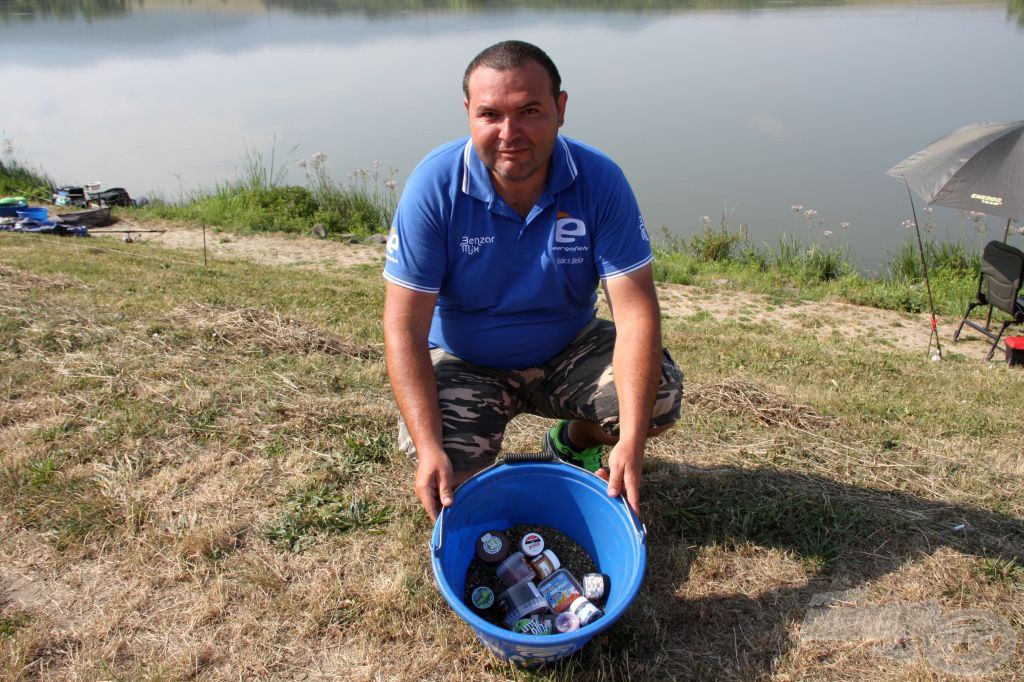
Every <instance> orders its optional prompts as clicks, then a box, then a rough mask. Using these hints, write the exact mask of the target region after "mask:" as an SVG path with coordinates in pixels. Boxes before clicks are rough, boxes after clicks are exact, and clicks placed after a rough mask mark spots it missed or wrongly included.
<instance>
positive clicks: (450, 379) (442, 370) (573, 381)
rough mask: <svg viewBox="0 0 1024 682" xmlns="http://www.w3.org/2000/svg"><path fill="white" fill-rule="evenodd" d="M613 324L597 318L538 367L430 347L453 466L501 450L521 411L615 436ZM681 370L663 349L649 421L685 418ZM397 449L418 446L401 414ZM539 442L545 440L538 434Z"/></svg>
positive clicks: (462, 467)
mask: <svg viewBox="0 0 1024 682" xmlns="http://www.w3.org/2000/svg"><path fill="white" fill-rule="evenodd" d="M614 347H615V325H614V324H612V323H611V322H610V321H608V320H597V319H595V320H594V321H593V322H591V323H590V324H589V325H587V327H586V328H584V330H583V331H582V332H580V334H579V335H578V336H577V337H576V338H575V339H574V340H573V342H572V343H570V344H569V346H568V347H567V348H566V349H565V350H563V351H562V352H561V353H559V354H558V355H557V356H555V357H554V358H553V359H552V360H550V361H549V362H547V363H545V364H544V365H540V366H538V367H529V368H526V369H515V370H502V369H492V368H489V367H481V366H480V365H474V364H472V363H470V362H466V361H465V360H462V359H460V358H457V357H455V356H454V355H450V354H448V353H446V352H445V351H444V350H442V349H440V348H434V349H432V350H431V351H430V358H431V361H432V363H433V365H434V375H435V376H436V377H437V393H438V401H439V402H440V405H441V422H442V441H443V445H444V450H445V452H446V453H447V454H448V457H449V458H450V459H451V461H452V468H453V469H454V470H455V471H476V470H478V469H482V468H483V467H485V466H487V465H489V464H491V463H492V462H493V461H494V458H495V457H496V456H497V454H498V451H499V450H501V441H502V438H503V437H504V435H505V427H506V425H507V424H508V423H509V422H510V421H511V420H512V418H513V417H515V416H516V415H517V414H535V415H538V416H541V417H548V418H552V419H586V420H588V421H591V422H594V423H596V424H600V425H601V428H602V429H604V430H605V432H607V433H609V434H612V435H614V434H617V433H618V430H619V415H618V410H619V401H618V396H617V395H616V393H615V383H614V382H613V381H612V351H613V350H614ZM682 397H683V373H682V371H681V370H680V369H679V367H678V366H676V363H675V362H674V361H673V360H672V357H671V356H670V355H669V354H668V351H663V361H662V366H661V383H660V385H659V386H658V394H657V397H656V399H655V402H654V409H653V411H652V414H651V427H657V426H665V425H667V424H671V423H673V422H675V421H677V420H678V419H679V408H680V404H681V402H682ZM398 442H399V447H400V448H401V449H402V451H403V452H405V453H406V454H407V455H408V456H409V457H410V458H411V459H413V460H415V459H416V448H415V446H414V445H413V442H412V438H411V437H410V435H409V431H408V429H406V427H405V422H404V421H402V419H401V417H399V420H398ZM538 445H539V438H538Z"/></svg>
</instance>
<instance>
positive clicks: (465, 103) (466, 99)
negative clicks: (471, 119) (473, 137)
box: [462, 97, 469, 112]
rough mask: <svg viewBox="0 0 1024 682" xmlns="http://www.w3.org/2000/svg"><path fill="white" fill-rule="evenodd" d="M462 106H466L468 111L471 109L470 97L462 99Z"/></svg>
mask: <svg viewBox="0 0 1024 682" xmlns="http://www.w3.org/2000/svg"><path fill="white" fill-rule="evenodd" d="M462 106H464V107H466V111H467V112H468V111H469V98H468V97H467V98H464V99H463V100H462Z"/></svg>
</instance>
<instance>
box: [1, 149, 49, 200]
mask: <svg viewBox="0 0 1024 682" xmlns="http://www.w3.org/2000/svg"><path fill="white" fill-rule="evenodd" d="M55 186H56V183H55V182H54V181H53V178H51V177H50V176H49V175H47V174H46V173H43V172H42V171H40V170H37V169H35V168H32V167H30V166H28V165H26V164H25V163H24V162H22V161H20V160H19V159H18V158H17V156H16V155H15V150H14V141H13V140H11V139H10V138H5V139H4V140H2V141H0V196H8V195H13V196H24V197H25V198H26V199H29V198H32V199H40V198H42V199H48V198H49V197H50V195H51V194H53V188H54V187H55Z"/></svg>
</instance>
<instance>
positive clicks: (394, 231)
mask: <svg viewBox="0 0 1024 682" xmlns="http://www.w3.org/2000/svg"><path fill="white" fill-rule="evenodd" d="M397 254H398V228H396V227H395V226H394V225H392V226H391V231H390V232H389V233H388V244H387V249H386V254H385V255H386V256H387V259H388V260H389V261H391V262H392V263H397V262H398V255H397Z"/></svg>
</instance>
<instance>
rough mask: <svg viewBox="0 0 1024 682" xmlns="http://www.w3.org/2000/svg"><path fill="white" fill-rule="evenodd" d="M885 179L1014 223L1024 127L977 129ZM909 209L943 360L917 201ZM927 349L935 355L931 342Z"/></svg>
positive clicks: (930, 149) (959, 133)
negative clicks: (918, 217) (918, 220)
mask: <svg viewBox="0 0 1024 682" xmlns="http://www.w3.org/2000/svg"><path fill="white" fill-rule="evenodd" d="M886 175H889V176H891V177H894V178H896V179H897V180H900V181H902V182H903V183H904V184H905V185H906V187H907V193H908V194H910V190H914V191H915V192H917V193H918V194H919V195H921V197H923V198H924V200H925V201H927V202H928V203H929V204H936V205H938V206H947V207H949V208H959V209H963V210H968V211H979V212H982V213H986V214H989V215H997V216H1001V217H1003V218H1006V219H1007V220H1006V232H1005V234H1004V236H1003V241H1006V237H1007V236H1008V235H1009V233H1010V221H1012V220H1020V219H1021V218H1022V217H1024V121H1010V122H1008V123H972V124H970V125H967V126H964V127H963V128H960V129H959V130H956V131H954V132H952V133H950V134H949V135H946V136H945V137H943V138H942V139H939V140H936V141H935V142H932V143H931V144H930V145H928V146H927V147H925V148H924V149H922V150H921V151H919V152H917V153H916V154H912V155H910V156H908V157H907V158H906V159H904V160H903V161H900V162H899V163H898V164H896V165H895V166H893V167H892V168H890V169H889V170H887V171H886ZM910 208H911V211H912V213H913V214H914V227H915V229H916V231H917V246H918V251H919V252H920V254H921V268H922V271H923V273H924V281H925V287H926V288H927V291H928V306H929V308H930V309H931V316H932V335H933V336H934V337H935V345H936V349H937V357H938V358H939V359H941V358H942V347H941V345H939V334H938V330H937V328H936V322H935V305H934V303H933V301H932V288H931V282H930V281H929V280H928V263H927V262H926V259H925V255H924V244H923V243H922V241H921V228H920V227H919V226H918V224H917V211H916V210H915V209H914V199H913V195H911V197H910ZM928 349H929V351H930V350H931V339H930V338H929V342H928Z"/></svg>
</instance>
